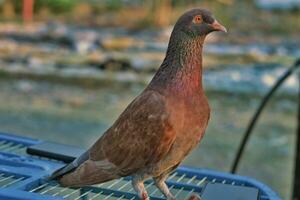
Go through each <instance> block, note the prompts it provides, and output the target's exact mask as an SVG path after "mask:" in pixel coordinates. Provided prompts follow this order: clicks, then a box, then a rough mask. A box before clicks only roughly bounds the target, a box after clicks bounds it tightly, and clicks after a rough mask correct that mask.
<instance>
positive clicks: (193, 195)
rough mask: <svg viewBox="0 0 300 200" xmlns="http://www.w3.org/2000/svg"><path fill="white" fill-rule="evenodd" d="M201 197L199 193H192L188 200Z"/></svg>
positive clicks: (198, 199) (197, 199) (195, 199)
mask: <svg viewBox="0 0 300 200" xmlns="http://www.w3.org/2000/svg"><path fill="white" fill-rule="evenodd" d="M200 199H201V198H200V197H199V195H197V194H192V195H191V196H190V197H189V198H188V200H200Z"/></svg>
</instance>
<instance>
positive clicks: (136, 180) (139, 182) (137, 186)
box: [132, 175, 150, 200]
mask: <svg viewBox="0 0 300 200" xmlns="http://www.w3.org/2000/svg"><path fill="white" fill-rule="evenodd" d="M145 179H146V178H144V177H142V176H139V175H135V176H133V177H132V186H133V188H134V190H135V191H136V193H137V194H138V196H139V197H140V199H141V200H150V198H149V196H148V193H147V191H146V189H145V186H144V181H145Z"/></svg>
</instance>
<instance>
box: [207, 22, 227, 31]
mask: <svg viewBox="0 0 300 200" xmlns="http://www.w3.org/2000/svg"><path fill="white" fill-rule="evenodd" d="M211 27H212V28H213V29H214V31H222V32H225V33H227V29H226V28H225V27H224V26H223V25H222V24H220V23H219V22H218V21H217V20H215V21H214V22H213V23H212V24H211Z"/></svg>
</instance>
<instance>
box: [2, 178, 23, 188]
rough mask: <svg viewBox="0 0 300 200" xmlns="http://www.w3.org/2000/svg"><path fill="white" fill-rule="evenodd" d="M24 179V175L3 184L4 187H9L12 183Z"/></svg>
mask: <svg viewBox="0 0 300 200" xmlns="http://www.w3.org/2000/svg"><path fill="white" fill-rule="evenodd" d="M22 179H24V177H21V178H18V179H15V180H13V181H12V182H9V183H7V184H5V185H3V186H2V187H8V186H10V185H12V184H14V183H17V182H19V181H21V180H22Z"/></svg>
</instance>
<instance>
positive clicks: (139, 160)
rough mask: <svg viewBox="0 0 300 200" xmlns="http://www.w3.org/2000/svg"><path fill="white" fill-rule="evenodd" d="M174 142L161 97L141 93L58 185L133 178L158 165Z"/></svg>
mask: <svg viewBox="0 0 300 200" xmlns="http://www.w3.org/2000/svg"><path fill="white" fill-rule="evenodd" d="M175 138H176V133H175V131H174V129H173V126H172V124H171V123H170V120H169V113H168V112H167V109H166V102H165V99H164V97H163V96H162V95H160V94H159V93H157V92H155V91H145V92H143V93H142V94H141V95H140V96H138V97H137V98H136V99H135V100H134V101H133V102H132V103H131V104H130V105H129V106H128V107H127V108H126V109H125V111H124V112H123V113H122V114H121V115H120V116H119V118H118V119H117V121H116V122H115V123H114V124H113V125H112V126H111V127H110V128H109V129H108V130H107V131H106V132H105V133H104V135H103V136H102V137H101V138H100V139H99V140H98V141H97V142H96V143H95V144H94V145H93V146H92V147H91V148H90V150H89V158H88V159H87V160H86V161H85V162H83V163H82V164H81V165H80V166H79V167H78V168H76V169H75V170H74V171H73V172H71V173H67V174H65V175H64V176H63V177H62V178H61V179H60V182H61V183H62V184H63V185H65V186H83V185H91V184H95V183H101V182H105V181H108V180H112V179H115V178H118V177H122V176H127V175H130V174H134V173H135V172H137V171H139V170H142V169H144V168H145V167H146V166H148V165H150V164H152V163H156V162H158V161H160V160H161V159H162V158H163V157H164V156H165V155H166V154H167V153H168V152H169V150H170V149H171V147H172V144H173V142H174V140H175Z"/></svg>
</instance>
